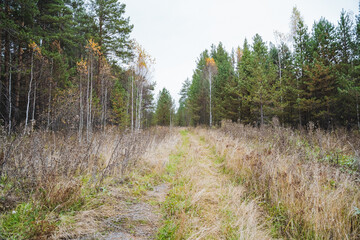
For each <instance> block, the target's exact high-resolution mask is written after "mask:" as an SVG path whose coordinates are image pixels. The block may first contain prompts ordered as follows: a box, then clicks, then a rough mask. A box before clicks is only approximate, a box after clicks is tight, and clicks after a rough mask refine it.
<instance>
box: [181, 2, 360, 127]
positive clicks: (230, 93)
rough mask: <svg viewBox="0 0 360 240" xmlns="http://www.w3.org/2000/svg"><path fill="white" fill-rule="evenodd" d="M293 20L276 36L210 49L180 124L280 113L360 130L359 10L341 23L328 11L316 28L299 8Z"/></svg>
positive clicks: (285, 119) (260, 119) (258, 120)
mask: <svg viewBox="0 0 360 240" xmlns="http://www.w3.org/2000/svg"><path fill="white" fill-rule="evenodd" d="M359 7H360V6H359ZM290 25H291V31H290V33H289V34H282V33H279V32H275V37H276V43H270V44H267V43H265V42H264V40H263V39H262V37H261V36H260V35H259V34H256V35H255V36H254V37H253V39H252V42H248V41H247V39H245V41H244V44H243V46H242V47H238V48H237V49H236V50H234V49H233V50H232V51H231V52H228V51H226V50H225V47H224V46H223V44H222V43H219V44H218V45H217V46H215V45H213V46H211V49H210V50H205V51H203V52H202V53H201V54H200V57H199V58H198V60H197V67H196V69H195V70H194V72H193V75H192V78H191V79H187V80H186V81H185V82H184V83H183V86H182V89H181V92H180V95H181V97H180V100H179V108H178V111H177V123H178V124H179V125H181V126H186V125H200V124H206V125H210V126H211V125H212V123H214V124H219V123H220V121H221V120H222V119H230V120H232V121H234V122H238V121H239V122H242V123H244V124H253V125H262V124H264V123H266V122H269V121H271V120H272V118H273V117H274V116H276V117H278V118H279V120H280V122H281V123H282V124H285V125H287V126H293V127H297V126H304V125H306V124H308V123H309V122H313V123H314V124H316V125H317V126H319V127H322V128H326V129H331V128H333V127H335V126H345V127H358V128H359V129H360V119H359V111H360V110H359V95H360V14H359V15H357V16H355V19H354V18H353V17H352V15H351V14H350V13H348V12H346V11H344V10H343V11H342V12H341V14H340V19H339V20H338V22H337V25H334V24H332V23H331V22H329V21H328V20H326V19H325V18H321V19H320V20H319V21H316V22H314V24H313V26H312V28H311V30H309V28H308V27H307V26H306V25H305V23H304V20H303V18H302V17H301V14H300V12H299V11H298V10H297V8H294V9H293V11H292V15H291V24H290Z"/></svg>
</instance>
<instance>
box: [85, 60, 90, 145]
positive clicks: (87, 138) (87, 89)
mask: <svg viewBox="0 0 360 240" xmlns="http://www.w3.org/2000/svg"><path fill="white" fill-rule="evenodd" d="M89 89H90V66H89V70H88V77H87V87H86V141H87V142H88V141H89V106H90V103H89Z"/></svg>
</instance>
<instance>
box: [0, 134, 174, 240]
mask: <svg viewBox="0 0 360 240" xmlns="http://www.w3.org/2000/svg"><path fill="white" fill-rule="evenodd" d="M168 135H169V130H168V129H167V128H153V129H150V130H147V131H142V132H137V133H134V134H130V133H120V132H118V131H116V129H109V130H108V131H107V132H105V133H104V132H98V133H94V134H93V136H92V139H91V141H89V142H85V141H83V142H79V141H78V138H77V135H76V133H71V132H67V133H62V132H56V133H55V132H51V133H48V132H40V131H39V132H33V133H31V135H25V136H16V137H15V136H14V137H7V136H4V135H2V136H1V137H0V173H1V175H0V176H1V182H0V199H1V201H0V205H1V206H0V209H1V210H2V211H3V212H2V214H3V217H2V220H1V221H0V222H1V223H2V225H1V226H0V227H1V230H0V231H2V232H3V233H1V234H0V238H1V237H3V238H7V237H10V236H15V235H12V234H17V235H16V236H17V237H16V238H18V239H27V238H41V237H44V236H47V237H49V236H50V235H51V234H52V233H54V232H56V231H55V230H56V228H57V227H56V225H58V224H59V223H61V224H60V231H58V232H57V233H56V234H55V236H63V235H64V236H66V232H67V231H66V229H67V228H68V226H69V224H70V225H72V226H74V227H71V229H73V230H74V229H75V230H74V231H75V232H76V231H77V230H76V229H78V231H79V232H81V233H87V232H88V230H89V231H90V232H91V231H93V230H96V229H97V228H94V227H93V226H92V225H91V224H90V223H89V224H84V226H87V227H84V229H83V230H81V226H80V225H79V224H80V223H81V221H79V219H77V220H76V221H75V222H69V223H67V222H66V221H67V220H68V219H62V217H64V216H65V218H66V214H65V213H66V212H70V213H71V212H75V211H79V210H86V209H88V210H89V211H85V212H82V213H81V214H85V215H84V216H83V217H84V218H86V220H87V221H88V222H93V224H94V225H96V224H97V223H98V221H99V220H100V219H99V217H98V216H97V215H96V214H99V212H96V211H95V212H94V211H93V210H94V209H101V208H99V207H100V206H103V207H105V208H106V207H108V206H109V205H106V204H104V202H105V201H108V202H111V201H112V200H114V199H111V198H106V200H104V199H102V198H101V197H100V198H99V197H98V196H99V194H100V195H101V192H104V189H105V188H104V186H108V184H109V181H115V180H116V179H123V178H124V176H126V175H128V172H129V171H130V170H131V169H132V168H133V166H134V165H136V164H137V162H138V161H139V159H141V156H142V155H143V154H144V153H145V152H146V151H147V149H149V148H153V146H156V145H157V144H159V143H161V142H162V141H163V140H164V139H166V138H167V136H168ZM109 177H110V180H108V178H109ZM119 181H120V180H119ZM95 196H97V197H96V198H95ZM93 198H94V199H93ZM115 199H116V197H115ZM10 201H12V204H9V202H10ZM25 203H29V204H30V205H31V206H30V207H27V205H26V204H25ZM14 210H15V212H19V216H20V211H22V213H21V217H24V216H26V218H25V219H23V222H25V224H18V222H17V218H16V217H17V216H15V215H14V214H11V212H12V211H14ZM101 211H102V213H101V214H102V216H103V217H106V216H107V214H106V209H101ZM110 212H111V210H109V213H110ZM33 213H34V214H33ZM81 214H80V215H79V216H76V218H82V216H81ZM91 216H93V217H91ZM34 219H36V220H35V221H34ZM70 219H71V221H74V218H70ZM92 219H93V220H94V221H93V220H92ZM63 223H64V224H63ZM27 224H29V225H30V226H31V224H35V225H36V226H37V227H38V229H39V231H35V232H34V231H33V230H34V229H35V228H31V227H30V228H28V227H27V226H28V225H27ZM77 225H79V226H80V227H76V226H77ZM44 228H46V229H48V230H46V231H44ZM86 228H88V230H86ZM4 234H6V235H4Z"/></svg>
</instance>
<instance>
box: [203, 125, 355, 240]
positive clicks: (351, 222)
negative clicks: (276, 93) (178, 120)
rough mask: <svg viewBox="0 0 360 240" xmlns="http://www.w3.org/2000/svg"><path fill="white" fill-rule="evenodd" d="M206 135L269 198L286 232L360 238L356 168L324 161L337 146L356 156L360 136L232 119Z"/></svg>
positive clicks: (344, 153)
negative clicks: (354, 148) (260, 125)
mask: <svg viewBox="0 0 360 240" xmlns="http://www.w3.org/2000/svg"><path fill="white" fill-rule="evenodd" d="M201 134H202V135H203V136H204V137H205V138H206V140H207V141H209V142H210V143H211V144H212V145H213V146H215V148H216V152H217V153H218V154H219V155H221V156H223V158H224V159H225V161H224V164H225V166H226V168H227V169H230V170H231V171H233V172H234V174H235V176H237V177H238V178H239V181H241V182H242V183H243V184H244V186H246V187H247V188H248V190H249V191H248V194H251V195H255V196H262V198H263V200H264V201H266V202H267V203H266V204H265V207H264V208H265V209H267V210H268V213H269V214H270V216H271V217H272V219H273V221H274V224H275V227H276V229H277V231H278V233H279V234H280V236H281V237H286V238H297V239H300V238H301V239H304V238H305V239H314V238H315V239H359V238H360V214H359V208H360V188H359V182H358V181H359V179H358V173H357V172H356V168H354V167H353V166H344V165H341V164H340V163H339V162H336V161H333V160H330V161H324V157H325V156H330V155H331V154H332V153H333V152H336V151H337V152H338V154H339V155H340V154H341V155H342V156H347V157H348V158H351V157H353V158H356V156H355V155H354V153H353V152H352V151H351V148H352V147H351V145H352V146H357V144H358V143H359V138H358V137H357V138H355V139H349V136H347V135H344V132H335V133H325V132H323V131H321V130H316V131H310V132H307V133H305V132H301V133H298V132H294V131H292V130H290V129H284V128H282V127H280V126H278V125H276V124H275V125H274V126H268V127H264V128H262V129H257V128H252V127H249V126H243V125H237V124H232V123H225V124H224V125H223V127H222V128H221V129H219V130H213V131H210V132H209V131H207V132H202V133H201ZM349 140H351V141H352V143H351V144H350V143H348V141H349ZM327 160H328V159H327ZM354 169H355V170H354Z"/></svg>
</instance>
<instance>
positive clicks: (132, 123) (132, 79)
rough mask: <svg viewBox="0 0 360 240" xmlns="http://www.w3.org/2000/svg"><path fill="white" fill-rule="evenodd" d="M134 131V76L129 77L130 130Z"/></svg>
mask: <svg viewBox="0 0 360 240" xmlns="http://www.w3.org/2000/svg"><path fill="white" fill-rule="evenodd" d="M133 131H134V76H132V78H131V132H133Z"/></svg>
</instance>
